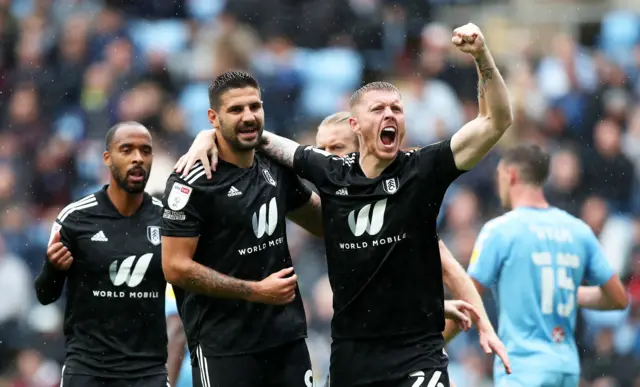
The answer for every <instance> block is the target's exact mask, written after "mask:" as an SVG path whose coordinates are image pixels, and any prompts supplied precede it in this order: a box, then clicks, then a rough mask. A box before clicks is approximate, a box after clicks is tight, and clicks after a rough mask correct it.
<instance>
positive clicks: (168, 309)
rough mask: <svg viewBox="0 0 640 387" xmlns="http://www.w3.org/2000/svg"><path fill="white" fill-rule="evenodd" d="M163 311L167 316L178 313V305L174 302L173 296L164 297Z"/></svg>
mask: <svg viewBox="0 0 640 387" xmlns="http://www.w3.org/2000/svg"><path fill="white" fill-rule="evenodd" d="M164 311H165V312H164V313H165V314H166V316H167V317H169V316H173V315H174V314H178V305H177V304H176V300H175V298H171V297H165V299H164Z"/></svg>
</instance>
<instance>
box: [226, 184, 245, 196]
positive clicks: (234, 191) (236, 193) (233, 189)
mask: <svg viewBox="0 0 640 387" xmlns="http://www.w3.org/2000/svg"><path fill="white" fill-rule="evenodd" d="M240 195H242V191H240V190H239V189H237V188H236V187H234V186H231V188H229V192H228V193H227V196H228V197H233V196H240Z"/></svg>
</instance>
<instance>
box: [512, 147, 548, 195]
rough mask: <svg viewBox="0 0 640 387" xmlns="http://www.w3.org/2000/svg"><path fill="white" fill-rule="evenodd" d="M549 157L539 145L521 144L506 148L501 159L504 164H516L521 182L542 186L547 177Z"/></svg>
mask: <svg viewBox="0 0 640 387" xmlns="http://www.w3.org/2000/svg"><path fill="white" fill-rule="evenodd" d="M550 160H551V157H550V156H549V154H548V153H547V152H545V151H544V150H542V148H540V146H538V145H535V144H522V145H517V146H514V147H512V148H509V149H507V150H506V151H505V152H504V154H503V155H502V159H501V161H502V162H503V163H504V164H505V165H514V166H517V167H518V169H519V170H520V179H521V180H522V182H524V183H526V184H531V185H537V186H542V185H543V184H544V183H545V181H547V178H548V177H549V164H550Z"/></svg>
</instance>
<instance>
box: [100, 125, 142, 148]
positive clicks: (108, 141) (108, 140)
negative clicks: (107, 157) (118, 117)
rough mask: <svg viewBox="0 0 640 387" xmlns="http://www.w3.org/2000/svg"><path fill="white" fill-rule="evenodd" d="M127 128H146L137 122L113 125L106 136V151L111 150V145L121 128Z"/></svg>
mask: <svg viewBox="0 0 640 387" xmlns="http://www.w3.org/2000/svg"><path fill="white" fill-rule="evenodd" d="M125 126H142V127H143V128H145V126H144V125H142V124H141V123H139V122H136V121H123V122H118V123H117V124H115V125H113V126H112V127H111V128H109V130H108V131H107V135H106V136H104V149H105V150H106V151H107V152H108V151H109V149H110V148H111V143H112V142H113V137H114V136H115V135H116V132H118V130H119V129H120V128H124V127H125Z"/></svg>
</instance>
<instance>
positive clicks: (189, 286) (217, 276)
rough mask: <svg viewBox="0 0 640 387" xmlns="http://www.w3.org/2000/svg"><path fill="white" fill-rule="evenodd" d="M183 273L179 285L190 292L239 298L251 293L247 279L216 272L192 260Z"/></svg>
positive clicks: (245, 297) (246, 296)
mask: <svg viewBox="0 0 640 387" xmlns="http://www.w3.org/2000/svg"><path fill="white" fill-rule="evenodd" d="M185 274H186V275H185V277H184V278H183V280H182V281H181V282H182V283H181V284H179V286H180V287H182V288H184V289H186V290H188V291H190V292H194V293H200V294H206V295H209V296H215V297H224V298H239V299H247V298H248V297H249V296H251V295H252V294H253V290H252V288H251V286H250V285H249V283H248V282H247V281H243V280H239V279H236V278H233V277H229V276H227V275H224V274H222V273H218V272H217V271H215V270H212V269H209V268H207V267H205V266H203V265H200V264H198V263H196V262H193V261H192V263H191V267H190V270H188V271H187V273H185Z"/></svg>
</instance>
